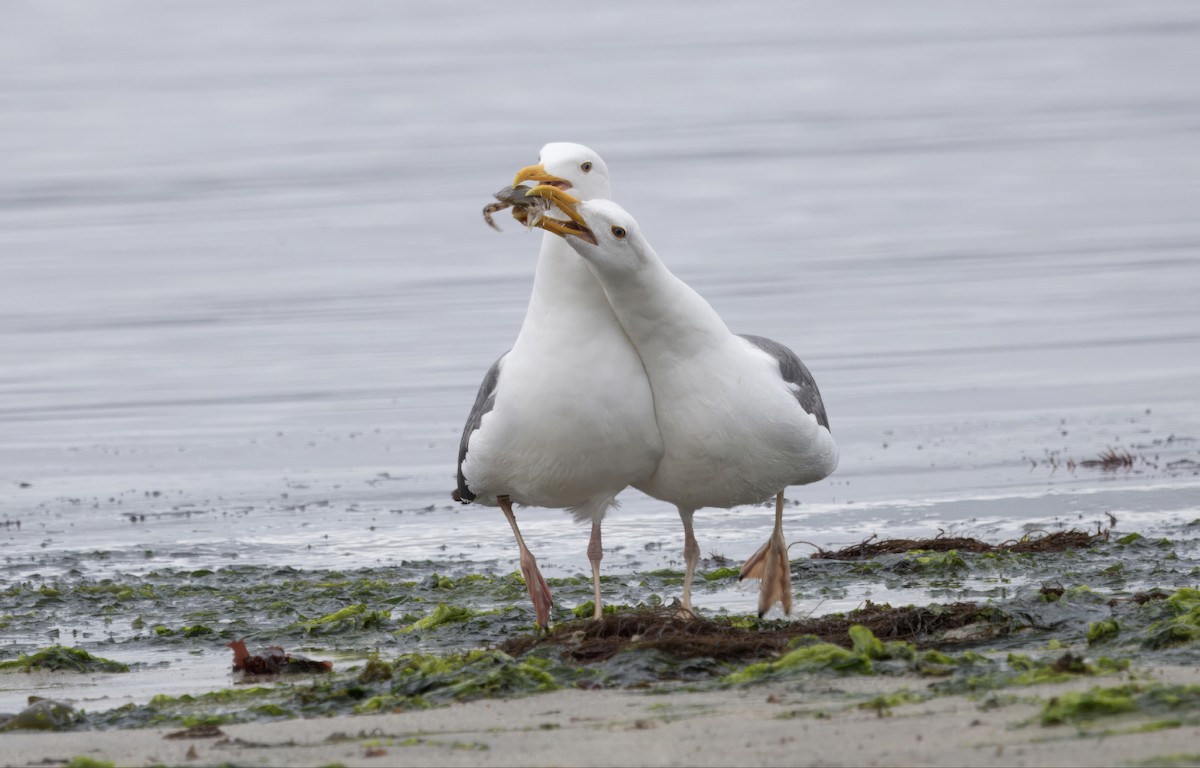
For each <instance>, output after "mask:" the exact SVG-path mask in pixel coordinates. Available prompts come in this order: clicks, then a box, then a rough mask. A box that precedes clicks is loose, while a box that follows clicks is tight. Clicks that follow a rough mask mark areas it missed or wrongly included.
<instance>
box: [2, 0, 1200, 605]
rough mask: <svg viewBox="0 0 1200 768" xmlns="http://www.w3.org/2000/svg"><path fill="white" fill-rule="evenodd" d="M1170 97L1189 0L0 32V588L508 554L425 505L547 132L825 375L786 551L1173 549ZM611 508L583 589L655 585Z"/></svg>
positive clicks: (230, 9)
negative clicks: (1155, 544) (1109, 540)
mask: <svg viewBox="0 0 1200 768" xmlns="http://www.w3.org/2000/svg"><path fill="white" fill-rule="evenodd" d="M1196 72H1200V6H1198V5H1197V4H1196V3H1194V2H1190V1H1187V0H1180V1H1178V2H1169V1H1155V2H1140V3H1125V2H1049V3H1048V2H1041V1H1040V0H1039V1H1037V2H1034V1H1027V2H1010V3H1004V4H999V5H998V4H990V5H979V4H965V3H957V2H950V1H945V2H938V1H936V0H927V1H922V2H916V3H905V4H895V3H888V2H875V3H868V4H855V5H845V4H823V3H798V2H792V1H790V0H789V1H788V2H766V3H761V4H757V5H756V6H755V7H754V9H753V11H751V10H749V9H747V8H745V7H743V6H742V5H740V4H735V3H725V2H686V3H685V2H662V3H638V4H629V3H604V4H591V5H580V4H576V5H569V6H563V5H559V6H541V7H539V6H528V7H517V6H513V5H511V4H507V5H506V4H499V3H493V4H469V5H463V4H446V3H434V2H408V3H389V2H351V3H345V2H327V1H324V0H286V1H283V0H279V1H278V2H258V3H242V2H212V1H208V2H172V3H159V2H151V1H150V0H127V1H120V0H114V1H113V2H107V3H94V2H88V1H87V0H57V1H56V2H46V3H43V2H32V1H17V2H9V3H5V4H4V5H3V7H2V8H0V296H2V297H3V301H2V302H0V522H2V523H7V525H4V526H3V527H0V556H2V557H3V563H2V565H3V571H0V574H2V575H3V579H4V581H6V582H12V581H14V580H18V579H24V578H30V577H31V576H32V575H33V574H38V575H40V576H43V577H44V576H46V575H47V574H52V573H55V572H57V571H66V570H68V569H72V570H73V571H74V572H75V573H77V574H83V575H84V576H88V577H100V576H105V575H113V574H119V573H136V572H138V571H139V570H145V569H149V568H158V567H163V566H164V564H167V565H170V564H184V565H186V564H189V563H191V564H195V565H200V564H203V565H219V564H221V563H223V562H229V561H232V560H237V561H238V562H253V563H268V564H269V563H281V564H283V563H286V564H290V565H294V566H296V567H301V568H328V567H341V568H352V567H356V566H359V565H374V564H377V563H391V562H399V561H401V560H413V559H424V558H435V559H444V560H450V561H455V562H459V561H461V562H462V563H463V565H464V567H471V565H470V564H471V563H480V562H489V563H493V564H496V565H498V566H499V567H501V568H512V567H513V566H514V565H515V548H514V546H513V544H512V542H511V533H510V531H509V529H508V527H507V525H505V524H504V522H503V520H502V518H501V517H500V515H499V514H498V513H497V512H496V511H494V510H489V509H485V508H478V507H460V506H457V505H453V504H452V503H451V502H450V501H449V492H450V489H451V488H452V486H453V476H454V460H455V454H456V450H457V445H458V439H459V435H460V431H461V428H462V423H463V420H464V419H465V417H466V414H467V411H468V409H469V407H470V404H471V402H472V400H473V397H474V394H475V389H476V387H477V386H478V383H479V381H480V379H481V377H482V375H483V373H484V371H485V370H486V369H487V367H488V366H489V365H490V364H491V362H492V361H493V360H494V359H495V357H496V356H498V355H499V354H500V353H501V352H503V351H504V350H505V349H507V348H508V346H509V345H510V344H511V342H512V340H513V338H514V337H515V335H516V332H517V329H518V328H519V326H520V322H521V318H522V315H523V312H524V307H525V304H526V301H527V299H528V295H529V289H530V284H531V277H532V272H533V267H534V262H535V257H536V252H537V248H538V243H539V237H540V235H538V234H532V233H524V232H522V231H520V228H519V227H518V226H517V225H516V224H515V222H511V221H509V220H508V219H507V217H506V216H502V217H501V226H502V227H503V228H504V230H505V231H504V232H503V233H502V234H497V233H496V232H494V231H492V230H491V229H489V228H487V227H486V226H485V225H484V224H483V223H482V221H481V219H480V208H481V207H482V206H483V205H484V204H485V203H487V202H488V201H489V200H490V197H489V196H490V194H491V192H493V191H495V190H496V189H497V188H499V187H501V186H503V185H504V184H506V183H508V182H509V181H510V180H511V178H512V175H513V173H514V172H515V171H516V170H517V169H518V168H520V167H522V166H524V165H527V164H530V163H532V162H535V161H536V158H537V153H538V150H539V148H540V147H541V146H542V144H544V143H546V142H548V141H577V142H581V143H585V144H588V145H590V146H592V147H593V148H594V149H596V150H598V151H599V152H600V153H601V154H602V155H603V156H604V157H605V158H606V160H607V162H608V164H609V167H610V168H611V170H612V174H613V179H614V190H615V191H614V197H615V198H616V199H617V200H618V201H619V202H621V203H622V204H623V205H624V206H625V207H626V208H628V209H629V210H630V211H632V212H633V213H634V215H635V216H637V218H638V219H639V221H640V223H641V225H642V226H643V228H644V229H645V231H646V232H647V234H648V236H649V237H650V239H651V240H652V242H654V244H655V247H656V249H657V250H658V252H659V253H660V254H661V255H662V257H663V258H664V260H666V261H667V262H668V263H669V265H670V266H671V267H672V268H673V269H674V270H675V271H676V272H677V274H679V275H680V276H681V277H682V278H684V279H685V280H687V281H688V282H690V283H691V284H692V285H693V286H694V287H695V288H697V289H698V290H699V291H700V292H701V293H702V294H703V295H705V296H706V297H707V298H708V299H709V300H710V301H711V302H712V304H713V305H714V306H715V307H716V308H717V310H718V311H719V312H720V313H721V314H722V315H723V316H724V317H725V319H726V320H727V322H728V323H729V325H730V326H731V327H732V328H733V330H735V331H738V332H750V333H758V334H763V335H767V336H771V337H773V338H776V339H779V340H781V341H783V342H785V343H787V344H789V345H790V346H791V347H792V348H794V349H795V350H796V351H797V352H798V353H799V354H800V355H801V356H802V357H803V358H804V359H805V360H806V362H807V363H808V365H809V367H810V368H811V369H812V371H813V372H814V374H815V375H816V377H817V379H818V382H819V383H820V386H821V389H822V393H823V394H824V397H825V402H826V404H827V406H828V409H829V413H830V418H831V421H832V425H833V430H834V435H835V436H836V437H837V438H838V440H839V442H840V445H841V452H842V453H841V455H842V459H841V467H840V469H839V471H838V472H837V474H836V475H834V476H833V477H832V478H830V479H829V480H826V481H824V482H822V483H820V484H818V485H814V486H809V487H805V488H796V489H792V491H791V493H790V494H789V496H790V498H791V499H792V500H793V501H796V502H799V506H797V507H796V508H795V511H794V513H793V514H792V515H791V516H790V517H789V521H788V535H789V538H795V539H804V540H806V541H810V542H813V543H816V544H820V545H822V546H833V545H836V544H845V543H849V542H853V541H857V540H858V539H860V538H863V537H865V536H867V535H869V534H871V533H873V532H877V533H879V534H880V535H884V536H887V535H893V536H894V535H931V534H933V533H935V532H936V529H937V528H939V527H944V528H947V529H954V530H957V531H961V532H964V533H969V534H973V535H979V536H983V537H988V538H992V539H1001V538H1006V537H1008V536H1010V535H1019V534H1020V532H1021V531H1022V529H1023V528H1028V527H1042V528H1045V527H1051V526H1054V525H1084V526H1094V525H1095V524H1096V523H1097V522H1101V521H1105V522H1106V520H1107V518H1106V513H1107V512H1115V513H1116V514H1117V515H1118V517H1119V518H1120V519H1121V523H1122V525H1123V526H1124V527H1126V528H1129V529H1138V530H1148V529H1152V528H1153V527H1154V526H1157V525H1168V524H1173V522H1178V521H1179V520H1185V519H1191V518H1194V517H1197V507H1198V502H1197V499H1198V496H1200V494H1198V492H1197V489H1198V487H1200V478H1197V476H1196V466H1197V465H1196V463H1195V460H1196V459H1197V455H1196V454H1197V448H1196V444H1195V442H1194V439H1195V438H1196V437H1197V436H1200V414H1198V412H1197V399H1198V395H1197V390H1198V384H1200V311H1198V310H1197V306H1198V305H1197V298H1196V296H1197V291H1198V289H1200V258H1198V257H1200V216H1198V215H1197V214H1198V212H1200V81H1198V80H1197V78H1196V74H1195V73H1196ZM1109 446H1112V447H1115V448H1117V449H1119V450H1128V451H1130V452H1131V453H1133V454H1134V455H1136V456H1137V457H1138V462H1137V464H1136V465H1135V467H1134V469H1133V470H1131V471H1129V472H1120V473H1108V474H1105V473H1100V472H1097V471H1094V470H1086V471H1085V470H1078V469H1077V470H1075V471H1071V470H1069V469H1068V468H1067V467H1066V466H1065V462H1066V461H1067V460H1068V459H1074V460H1075V461H1079V460H1082V459H1085V458H1091V457H1094V456H1095V455H1096V454H1097V453H1099V452H1100V451H1102V450H1104V449H1105V448H1107V447H1109ZM623 499H624V504H623V507H622V508H621V510H619V511H618V512H616V513H614V514H612V515H611V516H610V518H609V522H608V523H607V524H606V528H605V543H606V545H607V546H608V548H609V553H610V554H609V557H608V558H607V559H606V561H605V569H606V571H614V572H620V571H621V570H626V571H628V570H631V569H634V568H639V567H647V566H649V565H661V564H663V563H675V564H678V563H679V562H681V559H682V558H681V555H680V552H679V550H680V548H681V537H680V533H679V524H678V520H677V518H676V516H675V514H674V511H673V510H672V509H670V508H669V507H667V506H665V505H663V504H660V503H657V502H654V501H652V500H650V499H647V498H646V497H644V496H640V495H638V494H636V493H633V492H629V493H627V494H626V495H625V496H624V497H623ZM1189 516H1190V517H1189ZM521 519H522V521H523V527H524V529H525V531H526V535H527V538H528V540H529V542H530V545H531V547H532V548H533V549H534V551H535V552H536V553H537V555H538V556H539V559H540V561H541V562H542V564H543V566H544V567H545V569H546V570H547V573H548V574H550V575H555V574H564V573H577V572H585V571H586V557H585V551H584V550H585V545H586V537H587V531H586V530H584V529H580V528H577V527H575V526H574V525H573V524H572V523H570V522H569V517H568V516H567V515H565V514H564V513H562V512H557V511H545V510H529V511H526V512H524V513H522V516H521ZM770 519H771V511H770V510H769V509H765V508H763V509H760V508H749V509H739V510H734V511H724V510H721V511H717V510H710V511H703V512H701V513H700V514H699V516H698V517H697V532H698V536H699V538H700V543H701V546H702V548H703V550H704V552H705V553H708V552H711V551H719V552H721V553H723V554H725V555H727V556H729V557H731V558H735V559H739V558H743V557H745V556H746V555H748V554H749V553H750V552H752V551H753V550H754V549H756V548H757V547H758V546H759V544H761V543H762V541H764V540H765V537H766V536H767V534H768V532H769V525H770ZM17 521H19V522H20V526H19V527H17V525H16V523H17ZM131 521H132V522H131ZM1106 524H1107V523H1106ZM658 544H661V549H655V548H654V547H655V546H657V545H658ZM647 546H650V547H651V549H650V550H647V549H646V547H647ZM96 550H101V551H103V552H105V553H107V554H106V555H105V557H103V558H91V559H85V560H80V559H79V558H78V557H75V555H77V554H78V553H81V552H92V551H96ZM148 550H149V551H153V552H154V553H155V554H154V557H152V558H147V557H146V556H145V554H144V553H145V552H146V551H148ZM793 554H794V555H797V556H798V554H799V550H793ZM708 599H709V600H710V601H711V603H710V604H718V605H733V606H735V607H746V608H748V607H749V606H750V605H751V604H752V603H753V599H754V595H753V593H752V592H746V591H745V590H743V591H740V592H736V591H734V590H731V591H730V594H728V595H720V596H718V597H710V598H708Z"/></svg>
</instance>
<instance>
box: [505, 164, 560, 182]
mask: <svg viewBox="0 0 1200 768" xmlns="http://www.w3.org/2000/svg"><path fill="white" fill-rule="evenodd" d="M524 181H536V182H539V183H541V184H545V183H547V182H550V183H554V184H562V185H563V186H564V187H569V186H571V182H569V181H567V180H566V179H560V178H559V177H557V176H551V175H550V174H548V173H546V166H544V165H542V164H541V163H538V164H537V165H527V166H525V167H524V168H522V169H521V170H519V171H517V175H516V177H515V178H514V179H513V183H512V185H513V186H514V187H518V186H520V185H521V182H524Z"/></svg>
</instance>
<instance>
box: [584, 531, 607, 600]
mask: <svg viewBox="0 0 1200 768" xmlns="http://www.w3.org/2000/svg"><path fill="white" fill-rule="evenodd" d="M602 559H604V547H603V546H601V545H600V523H592V538H591V539H589V540H588V560H591V561H592V587H593V591H594V592H595V594H596V596H595V600H594V604H595V606H596V609H595V612H594V613H593V614H592V618H593V619H599V618H601V617H602V616H604V611H603V609H602V607H601V605H600V561H601V560H602Z"/></svg>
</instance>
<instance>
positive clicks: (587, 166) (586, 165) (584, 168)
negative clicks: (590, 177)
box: [579, 160, 592, 173]
mask: <svg viewBox="0 0 1200 768" xmlns="http://www.w3.org/2000/svg"><path fill="white" fill-rule="evenodd" d="M579 170H581V171H583V172H584V173H591V172H592V161H591V160H588V161H587V162H586V163H584V164H583V165H581V166H579Z"/></svg>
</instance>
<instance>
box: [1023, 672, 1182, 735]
mask: <svg viewBox="0 0 1200 768" xmlns="http://www.w3.org/2000/svg"><path fill="white" fill-rule="evenodd" d="M1198 710H1200V685H1177V684H1166V683H1155V684H1151V685H1141V684H1138V683H1128V684H1126V685H1118V686H1113V687H1109V688H1090V689H1088V690H1086V691H1068V692H1066V693H1063V694H1060V695H1059V696H1055V697H1054V698H1052V699H1050V700H1049V701H1047V702H1046V703H1045V704H1044V705H1043V707H1042V712H1041V714H1040V715H1039V720H1040V722H1041V724H1042V725H1062V724H1080V723H1087V722H1091V721H1094V720H1099V719H1101V718H1105V717H1112V716H1115V715H1124V714H1129V713H1132V712H1138V713H1142V714H1165V713H1185V714H1188V715H1190V716H1191V719H1192V721H1193V722H1194V721H1195V720H1196V717H1195V715H1196V713H1197V711H1198ZM1159 722H1161V721H1159ZM1147 725H1148V726H1149V725H1150V724H1147ZM1161 727H1174V726H1160V728H1156V730H1158V729H1161Z"/></svg>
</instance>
